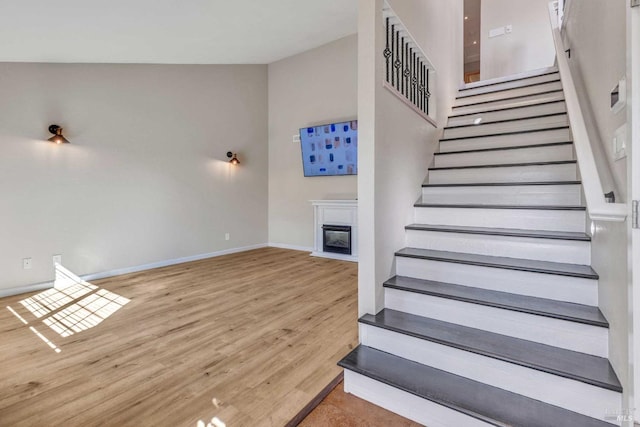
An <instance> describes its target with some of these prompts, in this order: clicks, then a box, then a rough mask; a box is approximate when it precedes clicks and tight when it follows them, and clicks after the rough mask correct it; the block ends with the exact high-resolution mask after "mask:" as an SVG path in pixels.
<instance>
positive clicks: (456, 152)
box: [433, 141, 573, 156]
mask: <svg viewBox="0 0 640 427" xmlns="http://www.w3.org/2000/svg"><path fill="white" fill-rule="evenodd" d="M571 144H573V142H571V141H567V142H551V143H548V144H531V145H515V146H510V147H496V148H480V149H476V150H462V151H445V152H443V153H434V154H433V155H434V156H448V155H452V154H467V153H481V152H485V151H504V150H522V149H528V148H547V147H553V146H556V145H571Z"/></svg>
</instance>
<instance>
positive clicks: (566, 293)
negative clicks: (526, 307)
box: [396, 257, 598, 306]
mask: <svg viewBox="0 0 640 427" xmlns="http://www.w3.org/2000/svg"><path fill="white" fill-rule="evenodd" d="M396 274H397V275H398V276H405V277H414V278H416V279H424V280H434V281H436V282H445V283H453V284H455V285H463V286H472V287H476V288H482V289H489V290H492V291H501V292H509V293H512V294H520V295H528V296H532V297H540V298H547V299H552V300H556V301H567V302H575V303H577V304H586V305H593V306H596V305H598V281H597V280H592V279H585V278H581V277H569V276H558V275H555V274H545V273H533V272H530V271H519V270H507V269H503V268H494V267H482V266H477V265H468V264H456V263H451V262H443V261H435V260H427V259H417V258H407V257H396Z"/></svg>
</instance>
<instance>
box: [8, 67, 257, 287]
mask: <svg viewBox="0 0 640 427" xmlns="http://www.w3.org/2000/svg"><path fill="white" fill-rule="evenodd" d="M0 94H2V96H1V97H0V147H1V148H0V150H1V153H2V154H1V155H0V194H1V195H2V197H1V198H0V271H2V276H1V277H0V291H2V290H3V289H5V290H6V289H7V288H15V287H20V286H25V285H31V284H34V283H40V282H46V281H50V280H52V279H53V269H52V261H51V257H52V255H53V254H62V256H63V264H64V265H65V266H66V267H67V268H69V269H71V270H72V271H74V272H75V273H76V274H81V275H82V274H89V273H96V272H104V271H110V270H114V269H121V268H128V267H134V266H138V265H144V264H147V263H153V262H158V261H165V260H171V259H176V258H181V257H189V256H197V255H201V254H209V253H212V252H217V251H222V250H227V249H231V248H240V247H246V246H251V245H257V244H264V243H266V241H267V203H268V200H267V167H268V165H267V155H268V152H267V138H266V135H267V67H266V66H180V65H176V66H168V65H82V64H67V65H61V64H18V63H3V64H0ZM51 123H57V124H60V125H62V126H63V127H64V128H65V135H66V136H67V138H68V139H69V140H71V144H68V145H61V146H56V145H54V144H51V143H47V142H45V139H46V138H48V137H49V136H50V135H49V134H48V132H47V127H48V125H49V124H51ZM227 150H233V151H237V152H238V153H239V156H240V160H241V161H242V164H241V165H240V167H232V166H230V165H229V164H228V162H227V158H226V156H225V154H226V152H227ZM227 232H228V233H230V240H229V241H225V239H224V234H225V233H227ZM25 257H32V258H33V269H32V270H23V269H22V258H25Z"/></svg>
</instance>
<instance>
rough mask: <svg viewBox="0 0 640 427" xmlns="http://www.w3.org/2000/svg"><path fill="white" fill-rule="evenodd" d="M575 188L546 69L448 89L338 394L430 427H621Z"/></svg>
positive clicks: (553, 83)
mask: <svg viewBox="0 0 640 427" xmlns="http://www.w3.org/2000/svg"><path fill="white" fill-rule="evenodd" d="M578 176H579V175H578V169H577V164H576V161H575V160H574V152H573V145H572V142H571V133H570V129H569V122H568V117H567V113H566V106H565V103H564V96H563V91H562V85H561V82H560V77H559V74H558V72H557V70H556V69H554V68H550V69H544V70H537V71H534V72H530V73H526V74H521V75H517V76H512V77H508V78H502V79H495V80H490V81H484V82H479V83H474V84H469V85H467V86H466V87H465V88H464V89H461V90H460V92H459V95H458V98H457V100H456V104H455V107H454V109H453V113H452V115H451V116H450V117H449V122H448V126H447V127H446V128H445V130H444V137H443V139H441V140H440V151H439V153H437V154H436V155H435V162H434V167H433V168H430V169H429V175H428V183H427V184H424V185H423V188H422V199H421V200H420V201H419V202H418V203H416V204H415V224H411V225H408V226H407V227H406V242H407V247H406V248H404V249H402V250H399V251H398V252H397V253H396V255H395V256H396V271H397V276H395V277H392V278H390V279H389V280H388V281H387V282H386V283H384V289H385V309H384V310H382V311H381V312H380V313H378V314H376V315H372V314H367V315H365V316H363V317H362V318H361V319H360V320H359V325H360V340H361V345H360V346H359V347H357V348H356V349H355V350H353V351H352V352H351V353H350V354H349V355H347V356H346V357H345V358H344V359H343V360H342V361H341V362H340V363H339V365H340V366H342V367H343V368H344V369H345V390H346V391H348V392H350V393H353V394H355V395H357V396H360V397H362V398H364V399H366V400H369V401H371V402H373V403H375V404H377V405H379V406H382V407H385V408H387V409H389V410H391V411H393V412H396V413H399V414H401V415H403V416H405V417H407V418H410V419H412V420H414V421H417V422H419V423H422V424H425V425H427V426H429V427H437V426H446V427H467V426H527V427H530V426H563V427H573V426H575V427H591V426H594V427H595V426H611V425H620V423H619V422H618V421H617V420H616V417H615V415H614V416H611V414H613V413H615V412H616V411H618V410H619V408H620V407H621V402H622V400H621V397H622V395H621V393H622V387H621V385H620V382H619V381H618V378H617V376H616V374H615V372H614V371H613V369H612V367H611V365H610V363H609V361H608V359H607V357H608V327H609V325H608V323H607V320H606V319H605V318H604V316H603V315H602V313H601V312H600V310H599V309H598V274H597V273H596V272H595V271H594V270H593V269H592V268H591V267H590V263H591V259H590V257H591V249H590V244H591V243H590V240H591V239H590V237H589V235H587V234H586V233H585V227H586V220H587V218H586V212H585V207H584V206H583V204H582V194H581V183H580V181H579V180H578ZM608 415H609V416H608Z"/></svg>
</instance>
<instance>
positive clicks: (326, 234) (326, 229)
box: [322, 224, 351, 255]
mask: <svg viewBox="0 0 640 427" xmlns="http://www.w3.org/2000/svg"><path fill="white" fill-rule="evenodd" d="M322 250H323V251H324V252H333V253H336V254H345V255H351V227H350V226H348V225H346V226H345V225H326V224H325V225H323V226H322Z"/></svg>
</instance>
